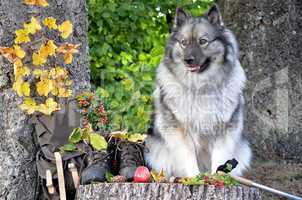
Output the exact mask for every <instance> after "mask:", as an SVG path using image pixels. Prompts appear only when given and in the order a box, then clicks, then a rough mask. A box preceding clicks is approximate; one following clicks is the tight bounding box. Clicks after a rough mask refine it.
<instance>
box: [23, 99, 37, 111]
mask: <svg viewBox="0 0 302 200" xmlns="http://www.w3.org/2000/svg"><path fill="white" fill-rule="evenodd" d="M20 108H21V110H23V111H27V114H29V115H30V114H33V113H34V112H35V111H36V109H37V103H36V102H35V100H34V99H32V98H29V97H26V98H24V100H23V103H22V104H21V105H20Z"/></svg>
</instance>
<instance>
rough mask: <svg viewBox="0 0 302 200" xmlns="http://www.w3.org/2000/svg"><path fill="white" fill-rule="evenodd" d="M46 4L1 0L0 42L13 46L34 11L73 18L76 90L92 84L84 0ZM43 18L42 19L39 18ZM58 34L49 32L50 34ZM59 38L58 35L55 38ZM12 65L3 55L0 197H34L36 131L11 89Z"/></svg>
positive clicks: (0, 66)
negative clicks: (18, 33) (37, 5)
mask: <svg viewBox="0 0 302 200" xmlns="http://www.w3.org/2000/svg"><path fill="white" fill-rule="evenodd" d="M48 3H49V6H48V7H46V8H41V7H36V6H27V5H25V4H23V0H22V1H21V0H1V1H0V46H12V45H13V43H14V39H15V30H16V29H20V28H21V27H23V22H25V21H29V20H30V18H31V16H32V15H33V14H35V13H36V14H35V16H36V17H37V18H38V19H40V20H41V19H44V18H45V17H49V16H53V17H55V18H57V19H58V21H59V22H60V23H61V22H62V21H63V20H65V19H68V20H70V21H71V22H72V23H73V25H74V29H73V36H71V37H69V38H68V42H72V43H76V44H78V43H79V44H81V46H80V49H79V51H80V53H79V54H77V55H75V57H74V61H73V64H72V65H69V66H68V67H69V71H70V72H71V77H70V78H71V79H72V80H73V83H74V84H73V88H72V89H73V93H74V94H78V93H80V92H81V91H83V90H84V89H88V88H89V87H90V78H89V62H88V47H87V28H88V22H87V17H86V14H87V13H86V1H85V0H48ZM40 22H41V21H40ZM57 35H58V34H57V33H55V31H54V32H51V33H49V35H47V37H56V36H57ZM56 39H58V40H59V38H56ZM13 70H14V68H13V65H12V64H11V63H9V62H8V61H7V60H6V59H4V58H3V57H2V56H0V141H1V143H0V199H18V200H22V199H35V196H36V194H37V192H36V191H37V187H38V179H37V174H36V164H35V152H36V145H35V140H36V139H35V138H36V136H35V134H34V129H33V127H32V126H31V125H30V123H29V117H28V116H27V115H25V114H24V113H23V112H22V111H21V110H20V109H19V108H18V105H20V102H21V98H19V97H18V96H17V95H16V93H15V92H14V91H13V90H12V85H13V81H14V75H13Z"/></svg>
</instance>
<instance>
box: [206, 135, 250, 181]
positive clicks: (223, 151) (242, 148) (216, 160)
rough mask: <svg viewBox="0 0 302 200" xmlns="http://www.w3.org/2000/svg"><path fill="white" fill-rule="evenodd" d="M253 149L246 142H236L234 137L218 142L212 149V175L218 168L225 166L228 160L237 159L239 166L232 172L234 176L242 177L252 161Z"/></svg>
mask: <svg viewBox="0 0 302 200" xmlns="http://www.w3.org/2000/svg"><path fill="white" fill-rule="evenodd" d="M251 156H252V153H251V149H250V147H249V146H248V144H247V143H246V141H244V140H241V139H240V141H235V140H233V138H232V137H226V138H223V139H222V138H221V139H219V140H217V141H216V142H215V144H214V146H213V149H212V155H211V161H212V164H211V173H215V172H216V170H217V168H218V166H220V165H223V164H224V163H225V162H226V161H227V160H230V159H232V158H235V159H236V160H237V161H238V166H237V167H236V168H235V169H234V170H233V171H232V172H231V173H232V174H233V175H237V176H241V175H242V173H243V172H244V171H245V170H246V169H247V168H248V167H249V164H250V160H251Z"/></svg>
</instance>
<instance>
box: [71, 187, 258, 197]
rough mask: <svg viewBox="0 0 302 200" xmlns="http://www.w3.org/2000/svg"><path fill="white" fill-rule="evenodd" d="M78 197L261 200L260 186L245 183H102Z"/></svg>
mask: <svg viewBox="0 0 302 200" xmlns="http://www.w3.org/2000/svg"><path fill="white" fill-rule="evenodd" d="M76 199H78V200H94V199H102V200H120V199H131V200H142V199H148V200H161V199H163V200H184V199H186V200H214V199H215V200H260V199H261V196H260V192H259V190H258V189H255V188H250V187H245V186H232V187H223V188H218V187H215V186H213V185H211V186H205V187H204V186H186V185H183V184H175V183H174V184H171V183H100V184H91V185H86V186H80V187H79V189H78V192H77V198H76Z"/></svg>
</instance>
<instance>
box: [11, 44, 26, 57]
mask: <svg viewBox="0 0 302 200" xmlns="http://www.w3.org/2000/svg"><path fill="white" fill-rule="evenodd" d="M14 52H15V54H16V56H17V57H18V58H21V59H22V58H24V57H25V55H26V53H25V51H24V50H23V49H22V48H21V47H20V46H19V45H14Z"/></svg>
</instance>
